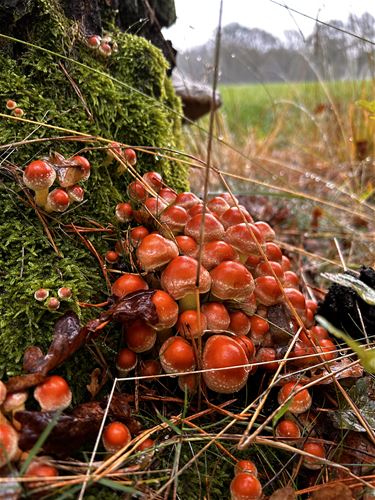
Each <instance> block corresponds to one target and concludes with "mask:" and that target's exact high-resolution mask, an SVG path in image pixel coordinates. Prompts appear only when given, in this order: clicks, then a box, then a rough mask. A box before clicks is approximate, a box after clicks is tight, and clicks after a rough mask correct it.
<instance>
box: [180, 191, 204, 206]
mask: <svg viewBox="0 0 375 500" xmlns="http://www.w3.org/2000/svg"><path fill="white" fill-rule="evenodd" d="M174 202H175V204H176V205H179V206H180V207H184V208H185V209H186V210H189V209H190V208H191V207H192V206H194V205H196V204H197V203H201V201H200V199H199V198H198V196H196V195H195V194H194V193H191V192H188V191H186V192H184V193H179V194H178V195H177V196H176V199H175V201H174Z"/></svg>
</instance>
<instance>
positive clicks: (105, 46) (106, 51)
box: [98, 40, 112, 57]
mask: <svg viewBox="0 0 375 500" xmlns="http://www.w3.org/2000/svg"><path fill="white" fill-rule="evenodd" d="M98 50H99V52H100V54H101V55H102V56H104V57H109V56H110V55H111V54H112V47H111V46H110V45H109V43H107V42H103V40H102V41H101V43H100V45H99V47H98Z"/></svg>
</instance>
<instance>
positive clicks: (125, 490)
mask: <svg viewBox="0 0 375 500" xmlns="http://www.w3.org/2000/svg"><path fill="white" fill-rule="evenodd" d="M98 483H99V484H102V485H103V486H108V488H112V489H113V490H118V491H122V492H123V493H131V494H132V495H136V496H140V495H141V492H140V491H138V490H136V489H134V488H133V487H132V486H125V485H124V484H121V483H120V482H117V481H112V480H111V479H106V478H103V479H99V481H98Z"/></svg>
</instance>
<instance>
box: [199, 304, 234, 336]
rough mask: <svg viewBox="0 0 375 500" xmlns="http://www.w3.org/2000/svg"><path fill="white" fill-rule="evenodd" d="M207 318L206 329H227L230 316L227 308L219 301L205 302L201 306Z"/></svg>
mask: <svg viewBox="0 0 375 500" xmlns="http://www.w3.org/2000/svg"><path fill="white" fill-rule="evenodd" d="M201 311H202V313H203V314H204V315H205V317H206V320H207V327H206V329H207V330H228V327H229V323H230V317H229V313H228V310H227V308H226V307H225V305H224V304H222V303H221V302H206V304H203V306H202V307H201Z"/></svg>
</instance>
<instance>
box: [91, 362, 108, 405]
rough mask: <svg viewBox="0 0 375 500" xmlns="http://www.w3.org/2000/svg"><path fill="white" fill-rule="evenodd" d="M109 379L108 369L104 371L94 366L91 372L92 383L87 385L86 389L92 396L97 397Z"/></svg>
mask: <svg viewBox="0 0 375 500" xmlns="http://www.w3.org/2000/svg"><path fill="white" fill-rule="evenodd" d="M107 379H108V377H107V370H106V371H105V372H104V373H102V370H101V369H100V368H94V370H93V371H92V372H91V374H90V383H89V384H87V385H86V389H87V390H88V391H89V393H90V394H91V397H92V398H95V396H96V395H97V394H98V392H99V391H100V389H101V388H102V387H103V385H104V384H105V383H106V381H107Z"/></svg>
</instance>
